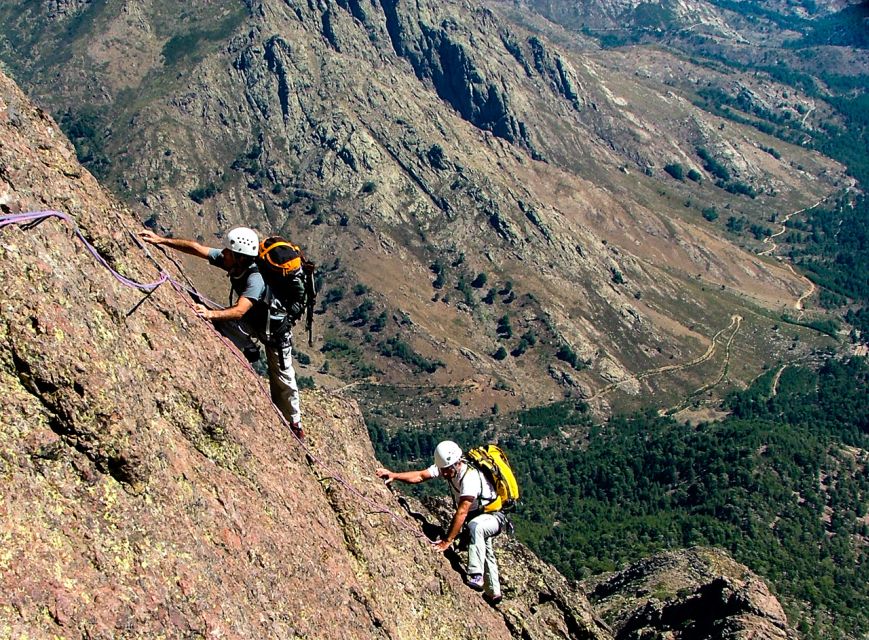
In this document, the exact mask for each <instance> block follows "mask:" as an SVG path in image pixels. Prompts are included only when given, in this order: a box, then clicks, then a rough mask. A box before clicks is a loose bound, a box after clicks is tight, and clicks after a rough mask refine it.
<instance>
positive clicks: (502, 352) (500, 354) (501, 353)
mask: <svg viewBox="0 0 869 640" xmlns="http://www.w3.org/2000/svg"><path fill="white" fill-rule="evenodd" d="M492 357H493V358H495V360H503V359H504V358H506V357H507V350H506V349H505V348H504V347H498V350H497V351H496V352H495V353H493V354H492Z"/></svg>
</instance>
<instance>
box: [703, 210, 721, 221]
mask: <svg viewBox="0 0 869 640" xmlns="http://www.w3.org/2000/svg"><path fill="white" fill-rule="evenodd" d="M703 217H704V218H706V220H708V221H709V222H715V221H716V220H718V212H717V211H716V210H715V207H706V208H705V209H703Z"/></svg>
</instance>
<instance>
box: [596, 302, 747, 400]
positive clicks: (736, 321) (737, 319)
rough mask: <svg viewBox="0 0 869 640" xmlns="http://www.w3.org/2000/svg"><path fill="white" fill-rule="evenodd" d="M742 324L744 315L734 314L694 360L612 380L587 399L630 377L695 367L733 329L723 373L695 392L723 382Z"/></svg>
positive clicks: (644, 376) (642, 377)
mask: <svg viewBox="0 0 869 640" xmlns="http://www.w3.org/2000/svg"><path fill="white" fill-rule="evenodd" d="M741 324H742V316H740V315H732V316H730V324H729V325H727V326H726V327H724V328H723V329H720V330H719V331H718V332H717V333H716V334H715V335H714V336H712V340H711V341H710V342H709V347H708V348H707V349H706V352H705V353H703V354H702V355H699V356H697V357H696V358H694V359H693V360H690V361H688V362H683V363H682V364H671V365H667V366H664V367H657V368H655V369H649V370H648V371H643V372H642V373H638V374H637V375H635V376H630V377H628V378H625V379H622V380H618V381H616V382H611V383H610V384H608V385H606V386H605V387H602V388H600V389H598V390H597V392H595V393H594V395H592V396H591V397H589V398H586V400H588V401H592V400H596V399H597V398H599V397H601V396H602V395H606V394H608V393H609V392H611V391H613V390H615V389H617V388H619V387H620V386H621V385H623V384H624V383H625V382H627V381H628V380H630V379H635V380H637V381H638V382H639V381H640V380H645V379H646V378H650V377H652V376H655V375H658V374H660V373H666V372H668V371H681V370H682V369H687V368H688V367H693V366H695V365H698V364H700V363H702V362H706V361H707V360H709V359H710V358H711V357H712V356H713V355H715V350H716V348H717V346H718V339H719V338H720V337H721V334H723V333H724V332H725V331H728V330H730V329H733V333H731V334H730V337H729V338H728V339H727V344H726V346H725V357H724V366H723V367H722V371H721V375H719V377H718V379H717V380H715V381H714V382H712V383H709V384H708V385H706V386H704V387H702V388H701V389H699V390H698V391H695V392H694V393H695V394H696V393H698V392H699V391H703V390H705V389H708V388H710V387H713V386H715V385H716V384H718V383H719V382H721V379H722V378H723V377H724V375H725V373H726V372H727V368H728V366H729V365H730V345H731V344H732V343H733V339H734V338H735V337H736V334H737V333H738V332H739V327H740V325H741ZM691 395H694V394H691Z"/></svg>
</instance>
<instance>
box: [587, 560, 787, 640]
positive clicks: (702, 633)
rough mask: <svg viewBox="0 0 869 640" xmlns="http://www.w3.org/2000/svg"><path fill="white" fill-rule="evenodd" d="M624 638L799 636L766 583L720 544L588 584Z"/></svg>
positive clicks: (770, 639)
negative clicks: (721, 548) (721, 549)
mask: <svg viewBox="0 0 869 640" xmlns="http://www.w3.org/2000/svg"><path fill="white" fill-rule="evenodd" d="M583 586H584V588H585V589H586V590H587V593H588V594H589V598H590V600H591V601H592V603H593V605H594V607H595V610H596V611H597V612H599V613H600V615H601V616H602V617H603V618H604V619H605V620H606V621H607V622H608V623H609V624H610V625H611V626H612V628H613V630H614V632H615V638H617V639H618V640H639V639H641V638H673V639H674V640H676V639H680V638H684V639H688V638H704V639H708V640H750V639H754V640H760V639H764V640H795V639H796V638H797V637H798V636H797V634H796V632H795V631H794V630H793V629H791V628H790V627H789V626H788V622H787V618H786V616H785V613H784V611H783V610H782V607H781V605H780V604H779V602H778V600H776V598H775V596H773V595H772V594H771V593H770V591H769V589H768V588H767V586H766V584H764V583H763V581H761V580H760V579H759V578H758V577H757V576H756V575H754V574H753V573H751V572H750V571H749V570H748V569H747V568H746V567H745V566H744V565H741V564H738V563H736V562H734V561H733V560H732V559H731V558H730V557H729V556H728V555H727V554H726V553H724V552H722V551H720V550H717V549H705V548H693V549H688V550H685V551H675V552H670V553H664V554H661V555H657V556H653V557H651V558H648V559H646V560H643V561H640V562H637V563H636V564H633V565H631V566H630V567H628V568H626V569H623V570H622V571H619V572H617V573H614V574H609V575H604V576H598V577H595V578H593V579H590V580H587V581H585V582H584V583H583Z"/></svg>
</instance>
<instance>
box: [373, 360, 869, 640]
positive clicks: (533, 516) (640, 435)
mask: <svg viewBox="0 0 869 640" xmlns="http://www.w3.org/2000/svg"><path fill="white" fill-rule="evenodd" d="M773 376H774V372H773V371H770V372H768V373H767V374H766V375H764V376H762V377H761V378H759V379H758V380H757V381H755V383H754V384H753V385H752V386H751V387H750V388H748V389H747V390H745V391H740V392H736V393H733V394H731V395H730V396H729V397H728V398H727V399H726V400H725V407H726V408H727V409H729V411H730V415H729V417H728V418H727V419H725V420H723V421H721V422H716V423H709V424H702V425H700V426H699V427H691V426H688V425H685V424H681V423H679V422H677V421H675V420H673V419H671V418H668V417H659V416H658V415H657V414H656V413H654V412H651V411H650V412H646V413H639V414H636V415H630V416H616V417H613V418H612V419H611V420H609V421H608V422H606V423H597V422H595V421H594V420H593V419H592V418H591V417H590V415H589V413H588V411H587V407H586V406H585V405H584V404H583V403H582V402H562V403H558V404H555V405H551V406H548V407H540V408H537V409H534V410H530V411H525V412H521V413H518V414H510V415H506V414H505V415H500V416H499V415H496V416H492V417H490V418H488V419H486V420H471V421H465V422H460V423H455V422H454V423H450V424H446V423H443V424H432V425H429V426H428V427H427V428H425V429H418V428H417V429H412V430H411V429H409V430H405V431H399V432H396V433H387V432H386V431H385V430H384V429H383V427H382V426H381V425H380V424H379V423H377V421H376V420H374V419H369V432H370V434H371V438H372V441H373V442H374V444H375V447H376V450H377V454H378V456H379V458H380V459H381V461H383V462H384V463H385V464H387V465H392V466H393V468H397V469H405V468H412V467H416V466H420V465H428V464H430V462H429V461H430V460H431V454H432V451H433V448H434V445H435V444H436V443H437V442H438V441H439V440H440V439H443V438H451V439H455V440H456V441H458V442H459V443H460V444H462V445H464V446H466V447H467V446H472V445H475V444H477V443H480V442H483V441H487V440H497V441H499V442H500V443H501V444H502V446H504V447H505V449H506V451H507V452H508V454H509V455H510V459H511V462H512V464H513V466H514V468H515V470H516V471H517V473H518V477H519V481H520V484H521V487H522V489H523V491H524V496H523V501H522V507H521V508H520V510H519V512H518V513H517V514H516V515H515V516H514V518H513V519H514V521H515V524H516V530H517V535H518V537H519V538H520V539H521V540H522V541H523V542H525V543H526V544H528V545H529V546H530V547H531V548H532V549H534V550H535V551H536V552H537V553H538V554H539V555H540V556H541V557H543V558H545V559H546V560H548V561H550V562H552V563H553V564H555V565H556V566H557V567H558V568H559V570H560V571H562V572H563V573H564V574H565V575H568V576H570V577H573V578H583V577H585V576H589V575H591V574H596V573H600V572H605V571H611V570H614V569H617V568H619V567H622V566H624V565H625V564H627V563H629V562H631V561H634V560H637V559H639V558H642V557H645V556H648V555H650V554H652V553H655V552H657V551H660V550H664V549H674V548H682V547H688V546H691V545H714V546H717V547H722V548H724V549H727V550H728V551H729V552H730V553H731V554H732V555H733V557H734V558H735V559H737V560H738V561H740V562H742V563H744V564H746V565H748V566H749V567H750V568H751V569H752V570H754V571H755V572H757V573H758V574H760V575H761V576H763V577H764V578H765V579H767V581H768V582H769V583H770V585H771V586H772V588H773V590H774V591H775V592H776V594H777V595H778V596H779V597H780V599H781V600H782V602H783V604H784V605H785V608H786V610H787V612H788V615H789V617H790V619H791V622H792V624H794V625H795V626H797V628H798V629H799V630H800V631H801V632H802V633H803V634H805V635H806V637H809V638H817V639H820V638H846V637H862V636H863V634H865V633H867V632H869V593H867V589H866V585H867V584H869V565H867V562H866V542H867V537H869V525H867V522H869V520H867V503H869V473H867V467H866V465H867V459H866V457H867V454H866V450H867V449H869V446H867V445H869V366H867V364H866V362H865V360H864V359H859V358H854V359H850V360H847V361H838V360H829V361H827V362H826V363H825V364H824V365H823V366H822V367H821V368H820V369H819V370H812V369H808V368H797V367H786V368H785V369H784V370H783V372H782V374H781V377H780V380H779V383H778V385H777V393H775V394H773V393H772V390H771V381H772V379H773ZM563 433H574V434H576V433H580V434H584V435H583V436H582V437H579V436H571V437H565V436H564V435H563ZM431 484H435V483H431ZM427 489H428V490H429V491H431V490H437V489H441V487H431V486H428V487H427Z"/></svg>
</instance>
